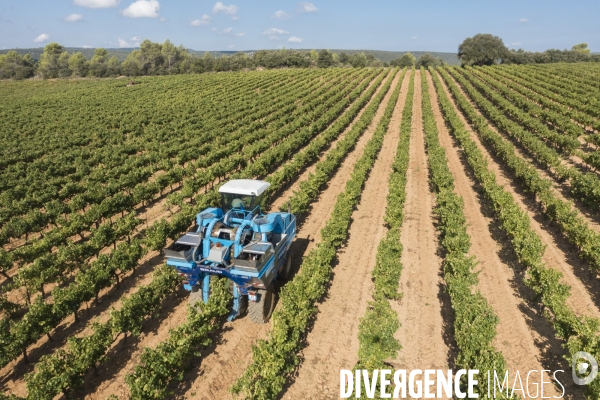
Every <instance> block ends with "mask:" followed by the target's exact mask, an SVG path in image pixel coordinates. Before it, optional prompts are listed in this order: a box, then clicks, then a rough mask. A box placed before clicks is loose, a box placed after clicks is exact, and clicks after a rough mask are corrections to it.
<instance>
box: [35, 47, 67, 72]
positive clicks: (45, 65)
mask: <svg viewBox="0 0 600 400" xmlns="http://www.w3.org/2000/svg"><path fill="white" fill-rule="evenodd" d="M63 54H64V55H63ZM61 56H62V57H61ZM38 72H39V73H40V74H41V75H42V78H44V79H48V78H58V77H59V76H60V77H64V76H68V75H70V71H69V56H68V54H67V52H66V51H65V48H64V47H63V46H61V45H60V44H58V43H54V42H53V43H50V44H47V45H46V47H45V48H44V52H43V53H42V56H41V57H40V65H39V67H38Z"/></svg>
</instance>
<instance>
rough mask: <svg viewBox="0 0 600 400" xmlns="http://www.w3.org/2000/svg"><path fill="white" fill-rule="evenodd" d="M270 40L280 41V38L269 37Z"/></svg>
mask: <svg viewBox="0 0 600 400" xmlns="http://www.w3.org/2000/svg"><path fill="white" fill-rule="evenodd" d="M269 39H271V40H279V36H269Z"/></svg>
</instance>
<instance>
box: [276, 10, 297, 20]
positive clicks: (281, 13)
mask: <svg viewBox="0 0 600 400" xmlns="http://www.w3.org/2000/svg"><path fill="white" fill-rule="evenodd" d="M273 18H274V19H290V18H292V16H291V15H290V14H288V13H286V12H285V11H283V10H279V11H275V14H273V16H272V17H271V19H273Z"/></svg>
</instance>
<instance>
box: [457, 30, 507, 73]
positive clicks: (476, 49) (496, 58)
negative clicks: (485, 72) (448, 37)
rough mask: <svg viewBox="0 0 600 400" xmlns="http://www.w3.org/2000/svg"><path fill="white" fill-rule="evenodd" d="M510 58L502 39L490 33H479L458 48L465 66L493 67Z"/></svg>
mask: <svg viewBox="0 0 600 400" xmlns="http://www.w3.org/2000/svg"><path fill="white" fill-rule="evenodd" d="M507 56H508V49H507V48H506V46H505V45H504V42H503V41H502V39H500V38H499V37H498V36H493V35H490V34H489V33H478V34H477V35H475V36H473V37H472V38H467V39H465V40H464V41H463V42H462V43H461V44H460V45H459V46H458V58H459V59H460V60H461V62H462V64H463V65H492V64H496V63H498V64H499V63H501V62H502V60H503V59H504V58H505V57H507Z"/></svg>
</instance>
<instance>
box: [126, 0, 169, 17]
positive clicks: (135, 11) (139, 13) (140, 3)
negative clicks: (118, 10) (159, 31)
mask: <svg viewBox="0 0 600 400" xmlns="http://www.w3.org/2000/svg"><path fill="white" fill-rule="evenodd" d="M159 11H160V4H159V3H158V0H137V1H136V2H134V3H131V4H130V5H129V7H127V8H126V9H124V10H123V15H124V16H126V17H129V18H156V17H158V12H159Z"/></svg>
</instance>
